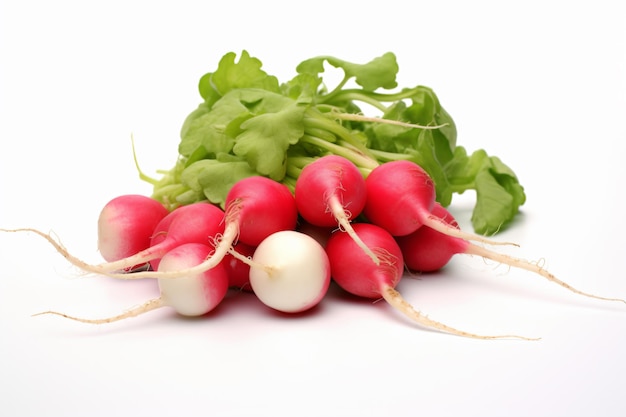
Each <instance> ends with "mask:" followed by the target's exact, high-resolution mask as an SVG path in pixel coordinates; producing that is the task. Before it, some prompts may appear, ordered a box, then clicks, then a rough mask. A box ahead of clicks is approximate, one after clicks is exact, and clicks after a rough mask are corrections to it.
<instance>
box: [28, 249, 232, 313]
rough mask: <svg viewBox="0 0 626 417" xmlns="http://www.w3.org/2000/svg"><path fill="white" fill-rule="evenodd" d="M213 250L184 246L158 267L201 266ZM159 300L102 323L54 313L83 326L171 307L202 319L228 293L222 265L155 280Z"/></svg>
mask: <svg viewBox="0 0 626 417" xmlns="http://www.w3.org/2000/svg"><path fill="white" fill-rule="evenodd" d="M212 250H213V248H212V247H211V246H209V245H206V244H201V243H185V244H182V245H179V246H177V247H175V248H174V249H172V250H170V251H169V252H167V253H166V254H165V255H164V256H163V257H162V258H161V262H160V264H159V268H160V270H162V271H176V270H180V269H183V268H187V267H189V266H192V265H196V264H198V263H199V262H202V260H204V259H205V258H206V257H207V256H209V254H210V252H211V251H212ZM159 289H160V292H161V294H160V296H159V297H158V298H155V299H152V300H149V301H147V302H146V303H144V304H142V305H140V306H138V307H135V308H133V309H131V310H128V311H126V312H124V313H122V314H119V315H117V316H113V317H108V318H104V319H84V318H79V317H74V316H70V315H67V314H64V313H59V312H55V311H46V312H43V313H39V314H37V315H41V314H56V315H59V316H63V317H65V318H68V319H72V320H77V321H81V322H84V323H93V324H103V323H111V322H114V321H118V320H123V319H127V318H130V317H135V316H138V315H140V314H143V313H147V312H148V311H152V310H155V309H157V308H161V307H166V306H168V307H172V308H173V309H174V310H175V311H176V312H177V313H178V314H180V315H183V316H202V315H204V314H206V313H208V312H210V311H211V310H213V309H215V308H216V307H217V306H218V305H219V304H220V302H221V301H222V300H223V299H224V297H225V296H226V292H227V291H228V275H227V273H226V268H225V266H224V265H222V264H220V265H217V266H216V267H215V268H212V269H210V270H208V271H204V272H201V273H199V274H196V275H189V276H186V277H184V278H180V279H176V280H159Z"/></svg>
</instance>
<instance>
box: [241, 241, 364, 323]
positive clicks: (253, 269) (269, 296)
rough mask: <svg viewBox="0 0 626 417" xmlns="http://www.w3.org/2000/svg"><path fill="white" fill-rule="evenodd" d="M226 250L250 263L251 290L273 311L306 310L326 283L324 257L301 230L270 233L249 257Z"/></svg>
mask: <svg viewBox="0 0 626 417" xmlns="http://www.w3.org/2000/svg"><path fill="white" fill-rule="evenodd" d="M230 252H231V253H232V254H233V256H235V257H237V258H238V259H241V260H242V262H245V263H246V264H248V265H250V285H251V287H252V291H253V292H254V293H255V294H256V296H257V297H258V298H259V300H260V301H261V302H262V303H263V304H265V305H266V306H268V307H270V308H272V309H274V310H278V311H281V312H284V313H300V312H303V311H306V310H309V309H311V308H313V307H315V306H316V305H317V304H319V303H320V301H321V300H322V299H323V297H324V295H326V293H327V291H328V288H329V286H330V263H329V260H328V256H327V255H326V252H325V251H324V248H323V247H322V246H321V245H320V244H319V243H318V242H317V241H316V240H315V239H314V238H312V237H311V236H308V235H305V234H304V233H301V232H297V231H295V230H284V231H280V232H276V233H273V234H272V235H270V236H268V237H267V238H266V239H264V240H263V241H262V242H261V243H260V244H259V245H258V246H257V248H256V249H255V251H254V255H253V256H252V259H248V258H246V257H245V256H242V255H241V254H239V253H238V252H237V251H236V250H234V249H231V250H230ZM368 259H369V258H368ZM370 263H371V260H370Z"/></svg>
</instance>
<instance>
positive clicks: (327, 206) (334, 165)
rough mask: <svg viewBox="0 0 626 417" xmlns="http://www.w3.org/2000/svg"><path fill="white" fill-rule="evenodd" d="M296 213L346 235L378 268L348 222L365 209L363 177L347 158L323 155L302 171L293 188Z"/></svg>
mask: <svg viewBox="0 0 626 417" xmlns="http://www.w3.org/2000/svg"><path fill="white" fill-rule="evenodd" d="M295 197H296V206H297V207H298V213H300V216H302V218H304V220H306V221H307V222H309V223H311V224H312V225H315V226H320V227H332V226H337V225H339V227H340V228H341V229H342V230H343V231H345V232H347V233H348V234H349V235H350V237H351V238H352V239H354V240H355V242H357V244H358V245H359V247H361V249H362V250H364V251H365V253H367V254H368V255H369V256H370V258H372V260H373V261H374V262H375V263H376V264H377V265H378V264H379V260H378V258H377V257H376V255H375V254H374V253H373V252H372V251H371V250H370V249H369V248H368V247H367V246H366V245H365V244H364V243H363V242H361V241H360V239H359V237H358V236H357V235H356V234H355V233H354V230H353V229H352V226H351V225H350V221H351V220H352V219H353V218H355V217H357V216H358V215H359V214H361V212H362V211H363V207H365V201H366V199H367V190H366V188H365V178H364V177H363V175H362V174H361V172H360V171H359V169H358V168H357V166H356V165H355V164H354V163H352V162H351V161H349V160H348V159H346V158H343V157H341V156H337V155H326V156H322V157H320V158H318V159H316V160H315V161H314V162H312V163H310V164H308V165H307V166H305V167H304V168H303V169H302V172H301V173H300V175H299V176H298V179H297V181H296V186H295Z"/></svg>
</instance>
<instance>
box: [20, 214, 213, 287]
mask: <svg viewBox="0 0 626 417" xmlns="http://www.w3.org/2000/svg"><path fill="white" fill-rule="evenodd" d="M161 221H162V222H169V227H168V228H167V234H166V236H165V238H163V240H162V241H160V242H159V243H158V244H154V245H152V246H150V247H149V248H147V249H145V250H142V251H140V252H138V253H136V254H134V255H131V256H128V257H126V258H123V259H120V260H117V261H113V262H107V263H103V264H98V265H90V264H87V263H85V262H84V261H82V260H80V259H78V258H76V257H75V256H73V255H71V254H70V253H69V252H68V251H67V249H65V248H64V247H63V245H61V243H59V242H57V241H56V240H55V239H54V238H53V237H52V236H51V235H49V234H46V233H43V232H41V231H39V230H35V229H14V230H10V231H30V232H34V233H36V234H38V235H40V236H42V237H43V238H45V239H47V240H48V241H49V242H50V243H51V244H52V245H53V246H54V247H55V248H56V250H57V251H59V252H60V253H61V254H62V255H63V256H64V257H65V258H66V259H67V260H68V261H69V262H70V263H72V264H73V265H74V266H77V267H79V268H81V269H82V270H84V271H87V272H93V273H98V274H104V275H108V276H111V277H114V278H122V279H140V278H145V277H146V276H152V275H150V274H155V273H156V272H153V271H143V272H135V273H133V274H128V273H123V272H122V273H116V272H114V271H120V270H123V269H126V268H129V267H132V266H134V265H137V264H141V263H146V262H149V261H153V260H155V259H159V258H161V257H162V256H163V255H165V253H167V252H169V251H170V250H172V249H173V248H175V247H177V246H180V245H182V244H184V243H204V244H210V243H213V241H214V240H215V239H216V237H217V236H219V235H221V234H222V232H223V231H224V212H223V211H222V210H221V209H220V208H219V207H217V206H214V205H213V204H209V203H204V202H202V203H194V204H189V205H186V206H181V207H178V208H177V209H175V210H174V211H172V212H170V213H169V214H168V215H167V216H166V217H165V218H163V219H162V220H161ZM157 227H159V226H157ZM130 238H131V237H129V239H130ZM196 272H197V271H196ZM164 273H166V272H164ZM186 275H189V274H186Z"/></svg>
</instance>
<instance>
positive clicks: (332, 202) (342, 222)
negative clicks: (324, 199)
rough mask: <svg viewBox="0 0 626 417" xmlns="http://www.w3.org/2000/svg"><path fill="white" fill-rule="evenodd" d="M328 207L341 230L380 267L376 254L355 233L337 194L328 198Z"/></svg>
mask: <svg viewBox="0 0 626 417" xmlns="http://www.w3.org/2000/svg"><path fill="white" fill-rule="evenodd" d="M328 207H329V208H330V211H331V212H332V213H333V216H335V219H337V222H338V223H339V227H340V228H341V230H343V231H344V232H346V233H347V234H348V235H350V237H351V238H352V239H353V240H354V242H355V243H356V244H357V245H358V246H359V248H361V249H362V250H363V251H364V252H365V253H366V254H367V256H369V257H370V258H372V261H374V263H375V264H376V265H380V259H378V257H377V256H376V254H375V253H374V252H373V251H372V250H371V249H370V248H369V247H368V246H367V245H366V244H365V243H364V242H363V241H362V240H361V238H360V237H359V235H357V234H356V233H355V231H354V229H353V228H352V225H351V224H350V220H349V219H348V215H347V214H346V210H345V208H344V206H343V205H342V204H341V202H340V201H339V198H338V197H337V195H336V194H333V195H332V196H330V197H329V198H328Z"/></svg>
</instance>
